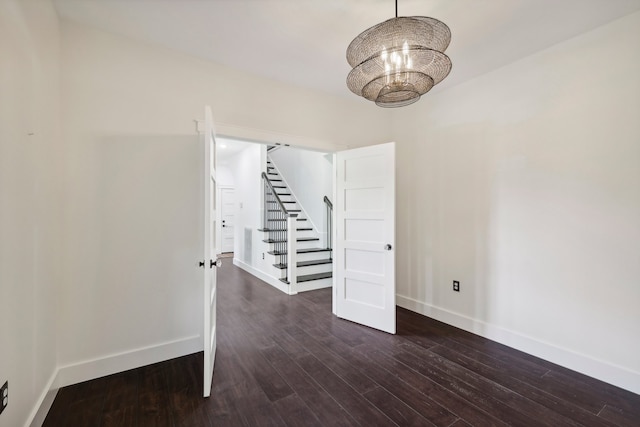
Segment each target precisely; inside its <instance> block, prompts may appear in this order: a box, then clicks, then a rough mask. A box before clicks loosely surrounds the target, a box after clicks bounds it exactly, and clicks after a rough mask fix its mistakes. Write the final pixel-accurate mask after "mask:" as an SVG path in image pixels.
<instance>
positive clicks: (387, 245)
mask: <svg viewBox="0 0 640 427" xmlns="http://www.w3.org/2000/svg"><path fill="white" fill-rule="evenodd" d="M392 248H393V247H392V246H391V245H390V244H388V243H387V244H386V245H384V250H385V251H390V250H391V249H392Z"/></svg>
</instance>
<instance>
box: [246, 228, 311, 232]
mask: <svg viewBox="0 0 640 427" xmlns="http://www.w3.org/2000/svg"><path fill="white" fill-rule="evenodd" d="M312 230H313V228H310V227H309V228H296V231H312ZM258 231H264V232H266V233H268V232H270V231H287V229H286V228H258Z"/></svg>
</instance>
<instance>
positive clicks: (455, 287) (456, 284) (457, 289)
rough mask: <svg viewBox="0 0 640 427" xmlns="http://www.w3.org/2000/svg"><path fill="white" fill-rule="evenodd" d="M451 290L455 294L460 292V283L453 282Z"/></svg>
mask: <svg viewBox="0 0 640 427" xmlns="http://www.w3.org/2000/svg"><path fill="white" fill-rule="evenodd" d="M453 290H454V291H456V292H460V282H458V281H457V280H454V281H453Z"/></svg>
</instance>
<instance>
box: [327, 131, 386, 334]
mask: <svg viewBox="0 0 640 427" xmlns="http://www.w3.org/2000/svg"><path fill="white" fill-rule="evenodd" d="M335 168H336V180H335V191H336V194H335V203H334V209H335V215H336V226H335V230H336V240H335V270H334V276H335V278H336V280H335V282H334V286H335V287H336V288H335V290H334V298H335V300H336V304H335V312H336V315H337V316H338V317H341V318H343V319H347V320H351V321H353V322H357V323H361V324H363V325H366V326H369V327H372V328H375V329H380V330H382V331H385V332H389V333H391V334H395V333H396V283H395V144H394V143H388V144H382V145H374V146H369V147H363V148H357V149H354V150H347V151H340V152H338V153H337V154H336V157H335Z"/></svg>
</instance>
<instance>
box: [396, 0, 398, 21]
mask: <svg viewBox="0 0 640 427" xmlns="http://www.w3.org/2000/svg"><path fill="white" fill-rule="evenodd" d="M397 17H398V0H396V18H397Z"/></svg>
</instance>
